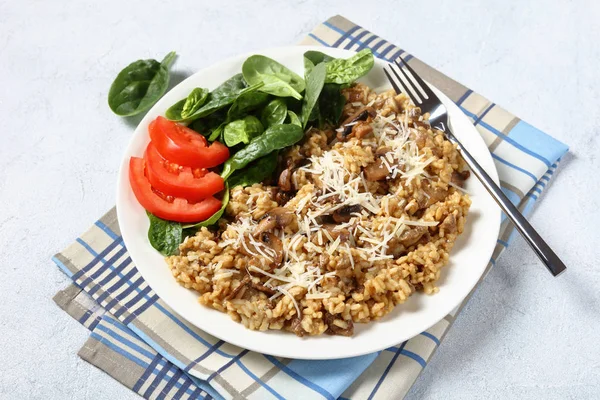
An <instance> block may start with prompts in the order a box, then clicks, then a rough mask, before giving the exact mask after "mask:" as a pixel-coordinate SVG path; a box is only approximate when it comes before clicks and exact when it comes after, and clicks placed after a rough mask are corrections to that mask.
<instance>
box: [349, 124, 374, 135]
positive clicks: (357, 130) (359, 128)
mask: <svg viewBox="0 0 600 400" xmlns="http://www.w3.org/2000/svg"><path fill="white" fill-rule="evenodd" d="M372 132H373V127H372V126H371V124H369V123H368V122H365V121H359V122H358V123H357V124H356V125H354V126H353V127H352V134H353V135H354V136H355V137H356V138H358V139H362V138H364V137H365V136H367V135H368V134H370V133H372Z"/></svg>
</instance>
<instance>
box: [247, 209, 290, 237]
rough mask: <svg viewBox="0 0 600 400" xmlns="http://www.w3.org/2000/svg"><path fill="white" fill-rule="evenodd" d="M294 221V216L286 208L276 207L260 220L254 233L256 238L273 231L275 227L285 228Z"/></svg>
mask: <svg viewBox="0 0 600 400" xmlns="http://www.w3.org/2000/svg"><path fill="white" fill-rule="evenodd" d="M293 220H294V214H293V213H292V212H291V211H290V210H288V209H287V208H285V207H275V208H274V209H272V210H271V211H269V212H267V213H266V214H265V215H264V216H263V218H262V219H261V220H260V222H259V223H258V225H257V226H256V229H255V230H254V233H253V234H252V235H253V236H254V237H258V236H260V235H261V234H262V233H263V232H268V231H271V230H273V229H274V228H275V227H280V228H283V227H285V226H286V225H289V224H291V223H292V221H293Z"/></svg>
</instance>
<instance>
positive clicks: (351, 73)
mask: <svg viewBox="0 0 600 400" xmlns="http://www.w3.org/2000/svg"><path fill="white" fill-rule="evenodd" d="M374 63H375V60H374V58H373V53H372V52H371V50H370V49H364V50H361V51H359V52H358V53H356V54H355V55H353V56H352V57H350V58H348V59H343V58H336V59H334V60H331V61H328V62H326V63H325V65H326V66H327V78H326V79H325V82H326V83H337V84H345V83H346V84H347V83H352V82H354V81H355V80H357V79H358V78H360V77H361V76H364V75H366V74H367V73H368V72H369V71H370V70H371V68H373V65H374Z"/></svg>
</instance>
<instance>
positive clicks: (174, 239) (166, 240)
mask: <svg viewBox="0 0 600 400" xmlns="http://www.w3.org/2000/svg"><path fill="white" fill-rule="evenodd" d="M146 214H147V215H148V218H149V219H150V228H149V229H148V240H149V241H150V244H151V245H152V247H154V248H155V249H156V250H158V251H159V252H160V253H161V254H162V255H164V256H172V255H173V254H177V252H178V251H179V244H180V243H181V241H182V240H183V238H182V227H181V224H180V223H179V222H173V221H166V220H164V219H161V218H158V217H157V216H156V215H153V214H151V213H149V212H148V211H146Z"/></svg>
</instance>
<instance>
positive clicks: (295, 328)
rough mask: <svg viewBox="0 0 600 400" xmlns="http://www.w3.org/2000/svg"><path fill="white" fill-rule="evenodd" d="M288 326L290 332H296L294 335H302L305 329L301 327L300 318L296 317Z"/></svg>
mask: <svg viewBox="0 0 600 400" xmlns="http://www.w3.org/2000/svg"><path fill="white" fill-rule="evenodd" d="M290 328H291V330H292V332H294V333H295V334H296V336H299V337H303V336H304V335H305V334H306V331H305V330H304V328H302V320H301V319H300V318H298V317H296V318H294V319H293V320H292V322H291V324H290Z"/></svg>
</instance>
